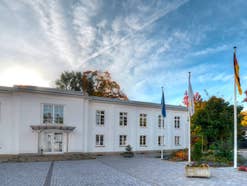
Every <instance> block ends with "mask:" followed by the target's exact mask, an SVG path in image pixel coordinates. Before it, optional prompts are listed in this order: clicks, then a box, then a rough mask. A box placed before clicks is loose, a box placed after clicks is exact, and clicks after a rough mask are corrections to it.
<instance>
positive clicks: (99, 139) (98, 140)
mask: <svg viewBox="0 0 247 186" xmlns="http://www.w3.org/2000/svg"><path fill="white" fill-rule="evenodd" d="M96 146H104V135H103V134H97V135H96Z"/></svg>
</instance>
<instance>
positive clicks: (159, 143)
mask: <svg viewBox="0 0 247 186" xmlns="http://www.w3.org/2000/svg"><path fill="white" fill-rule="evenodd" d="M164 144H165V142H164V136H158V145H159V146H161V145H164Z"/></svg>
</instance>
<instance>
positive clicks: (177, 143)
mask: <svg viewBox="0 0 247 186" xmlns="http://www.w3.org/2000/svg"><path fill="white" fill-rule="evenodd" d="M175 145H180V136H175Z"/></svg>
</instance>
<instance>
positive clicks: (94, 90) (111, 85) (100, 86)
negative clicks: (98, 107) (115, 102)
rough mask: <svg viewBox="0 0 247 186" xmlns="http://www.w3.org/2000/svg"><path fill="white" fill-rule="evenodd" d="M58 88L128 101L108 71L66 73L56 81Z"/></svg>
mask: <svg viewBox="0 0 247 186" xmlns="http://www.w3.org/2000/svg"><path fill="white" fill-rule="evenodd" d="M56 86H57V88H60V89H65V90H75V91H83V92H84V93H86V94H87V95H90V96H99V97H109V98H119V99H123V100H128V97H127V96H126V95H125V94H124V93H123V92H122V91H121V89H120V86H119V85H118V83H117V82H115V81H113V80H112V79H111V75H110V73H109V72H107V71H106V72H101V71H85V72H83V73H81V72H74V71H72V72H67V71H65V72H63V73H62V74H61V75H60V78H59V79H58V80H56Z"/></svg>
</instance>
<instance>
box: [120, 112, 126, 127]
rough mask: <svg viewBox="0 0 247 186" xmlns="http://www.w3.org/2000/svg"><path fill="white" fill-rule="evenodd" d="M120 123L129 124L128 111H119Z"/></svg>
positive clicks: (122, 124)
mask: <svg viewBox="0 0 247 186" xmlns="http://www.w3.org/2000/svg"><path fill="white" fill-rule="evenodd" d="M119 125H120V126H127V112H120V113H119Z"/></svg>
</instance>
